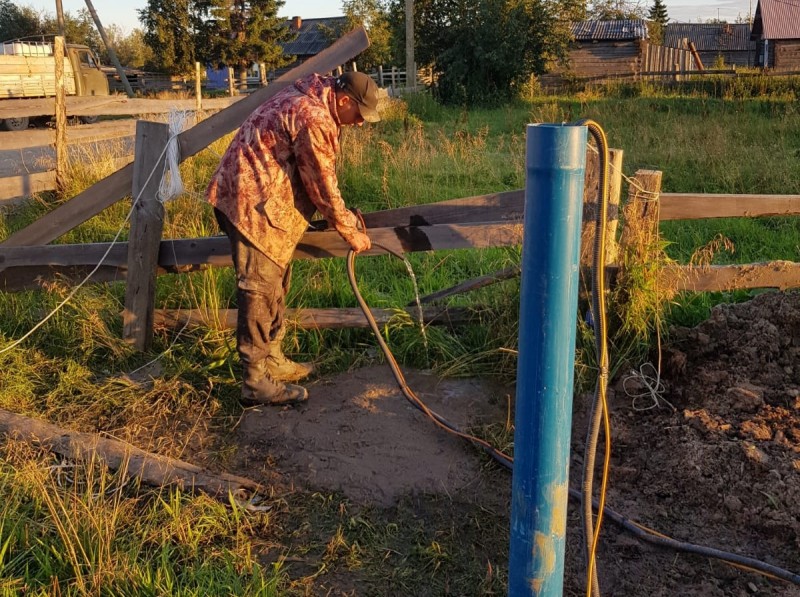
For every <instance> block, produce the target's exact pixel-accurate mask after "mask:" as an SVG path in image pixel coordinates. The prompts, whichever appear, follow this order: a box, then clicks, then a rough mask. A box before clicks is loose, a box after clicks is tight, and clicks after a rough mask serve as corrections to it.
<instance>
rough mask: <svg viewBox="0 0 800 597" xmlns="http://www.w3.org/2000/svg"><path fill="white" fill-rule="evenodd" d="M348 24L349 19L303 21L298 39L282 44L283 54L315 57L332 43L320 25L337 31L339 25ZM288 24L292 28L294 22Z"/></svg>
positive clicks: (328, 18) (332, 18) (335, 18)
mask: <svg viewBox="0 0 800 597" xmlns="http://www.w3.org/2000/svg"><path fill="white" fill-rule="evenodd" d="M346 23H347V19H346V18H345V17H327V18H321V19H302V21H301V23H300V30H299V31H297V38H296V39H294V40H293V41H290V42H287V43H285V44H281V45H282V46H283V53H284V54H287V55H294V56H314V55H316V54H319V53H320V52H321V51H322V50H324V49H325V48H327V47H328V46H329V45H331V43H332V42H331V40H329V39H328V38H327V37H326V35H325V31H324V30H323V29H321V28H320V25H322V26H324V27H329V28H331V29H335V28H336V27H337V26H338V25H345V24H346ZM286 24H287V26H288V27H290V28H291V26H292V20H291V19H290V20H288V21H286Z"/></svg>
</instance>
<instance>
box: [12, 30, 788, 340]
mask: <svg viewBox="0 0 800 597" xmlns="http://www.w3.org/2000/svg"><path fill="white" fill-rule="evenodd" d="M365 43H366V37H365V36H364V34H363V31H356V32H353V33H352V34H350V35H349V36H347V37H346V38H343V39H342V40H340V42H337V44H335V45H334V46H332V47H331V48H329V49H328V50H326V51H325V52H323V53H322V54H320V55H319V56H318V57H317V58H316V59H315V60H316V62H311V63H306V64H304V65H302V66H301V67H298V69H296V70H297V71H299V72H292V73H290V74H289V75H287V77H286V79H283V80H279V81H276V82H275V83H273V84H272V85H270V87H267V88H264V89H262V90H260V91H258V92H256V94H254V95H253V96H250V97H248V98H246V99H244V100H242V101H241V102H238V103H237V104H234V105H233V106H231V107H230V108H228V109H226V110H223V111H222V112H219V113H218V114H216V115H214V116H212V117H211V118H209V119H208V120H205V121H203V122H201V123H199V124H198V125H196V126H195V127H194V128H192V129H190V130H188V131H185V132H184V133H182V134H181V135H180V136H179V137H178V141H179V145H180V147H181V156H182V158H186V157H188V156H190V155H193V154H194V153H196V152H197V151H199V150H200V149H202V148H203V147H205V146H206V145H207V144H208V143H210V142H212V141H214V140H215V139H217V138H219V137H220V136H222V135H224V134H226V133H228V132H229V131H231V130H233V129H234V128H235V127H237V126H239V125H240V124H241V122H242V121H243V120H244V119H245V118H246V117H247V115H248V114H249V113H250V112H251V111H252V110H253V109H254V108H255V106H257V105H258V104H260V103H261V102H263V101H264V100H265V99H266V98H267V97H269V96H270V94H272V93H275V92H276V91H277V90H279V89H280V88H282V86H285V84H288V83H285V82H286V81H292V80H294V78H296V77H298V76H301V75H302V73H303V72H304V71H302V70H301V69H305V70H307V71H308V72H312V71H313V70H315V69H323V70H326V66H327V65H329V64H331V63H332V62H333V64H340V63H341V62H343V60H342V59H341V55H342V54H347V55H348V56H353V55H355V54H357V53H358V52H360V51H362V50H363V47H365V46H364V44H365ZM330 68H332V67H330ZM167 135H168V133H167V130H166V125H163V124H159V123H151V122H145V121H141V122H139V123H138V125H137V142H136V159H135V161H134V163H133V164H130V165H128V166H126V167H124V168H122V169H121V170H119V171H117V172H116V173H114V174H112V175H111V176H109V177H107V178H106V179H104V180H102V181H100V182H98V183H96V184H95V185H94V186H92V187H91V188H89V189H87V190H86V191H84V192H83V193H81V194H79V195H78V196H76V197H74V198H72V199H70V200H69V201H67V202H65V203H63V204H61V205H60V206H59V207H57V208H55V209H54V210H53V211H51V212H50V213H48V214H46V215H45V216H43V217H42V218H40V219H39V220H37V221H35V222H34V223H32V224H31V225H29V226H28V227H26V228H24V229H22V230H20V231H18V232H16V233H14V234H12V235H11V236H10V237H9V238H7V239H6V240H5V241H4V242H3V243H0V289H2V290H5V291H7V292H13V291H20V290H26V289H34V288H42V287H46V286H47V284H48V283H49V282H52V281H54V280H60V281H62V282H63V281H76V280H83V279H84V278H85V277H86V276H87V275H89V274H90V273H91V278H90V280H89V281H90V282H93V283H96V282H109V281H114V280H125V281H126V295H125V310H124V313H123V322H124V335H125V338H126V339H127V340H128V341H130V342H131V343H132V344H134V345H135V346H136V347H138V348H140V349H144V348H146V347H147V346H148V344H149V341H150V338H151V336H152V330H153V325H154V323H155V322H160V323H177V322H185V321H187V319H189V320H199V321H214V322H217V324H222V325H233V322H234V321H235V316H234V314H233V312H232V311H230V310H226V311H223V312H221V313H216V312H215V313H201V312H198V311H157V310H156V309H155V304H154V298H153V297H154V288H155V280H156V276H157V275H161V274H167V273H185V272H190V271H196V270H199V269H203V268H207V267H228V266H230V265H231V264H232V261H231V254H230V244H229V242H228V240H227V238H226V237H224V236H219V237H212V238H190V239H174V240H169V239H168V240H163V239H162V238H161V235H162V226H163V224H162V217H163V211H162V210H163V207H162V206H161V204H160V203H159V202H158V201H157V199H156V197H155V188H154V186H157V183H154V182H153V181H152V180H151V181H148V180H147V179H148V176H149V173H150V172H151V171H152V170H153V169H154V168H158V167H159V164H160V163H161V162H162V161H163V155H162V154H161V149H162V148H163V147H164V145H165V143H166V141H167ZM587 155H588V157H589V160H588V166H587V185H586V189H587V190H586V193H585V208H584V231H583V235H582V243H583V247H584V248H583V250H582V257H581V260H582V263H583V264H584V265H588V263H589V260H590V253H591V249H590V247H591V246H592V236H593V225H592V221H593V217H594V216H593V214H594V210H595V209H596V195H597V192H596V180H597V170H598V165H597V156H596V154H594V153H592V152H588V153H587ZM621 172H622V152H621V151H613V152H612V174H613V176H612V177H611V181H610V191H611V192H610V194H611V205H610V209H609V218H610V222H609V225H610V226H609V227H610V230H609V232H610V234H609V236H610V237H611V238H615V237H616V236H619V237H620V242H621V243H623V244H625V243H628V242H631V241H630V237H631V236H632V235H631V234H629V233H628V232H627V231H626V230H627V229H623V230H622V231H621V234H619V235H617V233H616V232H617V231H616V226H617V220H618V213H619V207H618V206H619V199H620V194H621V188H622V176H621ZM632 180H633V182H632V184H630V186H629V192H628V200H627V201H626V206H625V209H626V219H625V220H624V223H625V224H626V226H629V225H631V223H632V222H637V225H639V226H640V227H641V222H645V223H648V222H649V223H650V225H651V226H653V227H655V226H657V223H658V222H659V221H666V220H681V219H697V218H721V217H726V218H727V217H761V216H785V215H799V214H800V196H797V195H708V194H676V193H660V184H661V183H660V181H661V173H660V172H653V171H639V172H637V173H636V174H635V176H634V177H633V179H632ZM131 193H133V196H135V197H139V200H138V201H137V202H136V205H135V208H134V212H133V215H132V221H131V233H130V241H129V242H120V243H115V244H113V246H112V245H111V244H109V243H88V244H76V245H50V244H48V243H50V242H52V241H53V240H55V239H57V238H58V237H60V236H62V235H63V234H65V233H66V232H68V231H69V230H71V229H72V228H74V227H75V226H77V225H79V224H81V223H83V222H85V221H86V220H88V219H89V218H91V217H93V216H94V215H96V214H97V213H99V212H100V211H102V210H103V209H105V208H106V207H109V206H110V205H112V204H114V203H115V202H116V201H118V200H120V199H122V198H123V197H126V196H130V195H131ZM523 206H524V193H523V191H521V190H517V191H508V192H502V193H493V194H488V195H481V196H477V197H467V198H461V199H454V200H451V201H444V202H439V203H433V204H425V205H414V206H410V207H403V208H398V209H391V210H386V211H380V212H375V213H370V214H366V215H365V221H366V225H367V226H368V228H369V234H370V237H371V238H372V239H373V242H375V243H380V244H381V245H384V246H386V247H389V248H390V249H393V250H395V251H399V252H403V253H406V252H413V251H431V250H434V251H435V250H443V249H457V248H485V247H500V246H513V245H519V244H520V243H521V242H522V232H523V231H522V219H523ZM419 222H424V225H420V224H419ZM348 248H349V247H348V245H347V244H346V243H345V242H344V241H343V240H342V239H341V238H340V237H339V235H338V234H337V233H336V232H335V231H332V230H324V229H323V230H316V229H313V227H312V229H311V230H310V231H308V232H307V233H306V234H305V236H304V237H303V239H302V240H301V242H300V244H299V245H298V247H297V251H296V253H295V258H296V259H316V258H325V257H337V256H338V257H341V256H344V255H346V253H347V251H348ZM607 250H608V253H607V259H608V260H609V262H610V265H609V277H610V278H611V279H613V276H614V274H615V273H616V271H617V270H618V265H616V264H615V263H614V261H615V257H616V255H617V248H616V247H615V246H613V245H612V246H609V247H608V249H607ZM381 252H382V251H381V250H379V249H377V248H375V249H373V250H371V251H370V252H368V253H367V254H378V253H381ZM101 261H102V263H101ZM98 264H100V265H98ZM92 272H93V273H92ZM661 275H662V276H663V283H664V284H669V285H670V286H672V287H674V288H677V289H679V290H689V291H712V290H732V289H736V288H757V287H759V288H760V287H773V288H790V287H800V264H798V263H794V262H785V261H780V262H769V263H760V264H747V265H728V266H673V267H668V268H665V269H664V270H663V271H662V272H661ZM469 286H470V285H467V287H469ZM444 294H447V291H445V292H444V293H442V292H440V293H437V295H438V296H442V295H444ZM376 315H377V316H378V317H379V318H383V319H385V318H387V317H388V316H389V315H390V314H389V313H388V312H382V311H378V310H376ZM290 317H293V318H294V319H295V321H296V322H297V323H298V325H301V326H303V327H325V326H329V325H331V322H334V323H333V325H335V326H338V327H341V326H343V325H347V326H360V325H364V324H365V321H364V318H363V316H362V315H361V314H359V313H356V312H353V311H352V310H330V309H323V310H303V311H296V312H293V313H290ZM426 318H427V319H428V320H429V321H431V320H433V321H441V322H450V323H452V322H458V321H463V320H465V319H468V318H469V317H468V314H467V313H464V312H463V311H460V312H457V311H449V310H447V309H442V308H436V307H432V308H429V309H428V310H427V311H426Z"/></svg>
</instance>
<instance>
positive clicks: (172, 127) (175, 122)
mask: <svg viewBox="0 0 800 597" xmlns="http://www.w3.org/2000/svg"><path fill="white" fill-rule="evenodd" d="M186 118H187V112H185V111H179V110H176V109H175V108H173V109H172V110H170V112H169V119H168V122H169V142H168V143H167V159H166V160H164V174H163V175H162V177H161V183H160V184H159V185H158V200H159V201H161V203H166V202H167V201H169V200H170V199H174V198H175V197H178V196H179V195H182V194H183V192H184V187H183V180H182V179H181V169H180V163H181V160H180V148H179V146H178V139H177V137H178V135H179V134H180V133H181V132H182V131H183V130H184V128H185V126H186Z"/></svg>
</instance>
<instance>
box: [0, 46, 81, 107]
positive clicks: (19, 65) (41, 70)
mask: <svg viewBox="0 0 800 597" xmlns="http://www.w3.org/2000/svg"><path fill="white" fill-rule="evenodd" d="M55 70H56V61H55V58H53V57H52V56H48V57H42V56H37V57H36V58H30V57H28V56H4V55H0V99H11V98H23V97H52V96H54V95H55V94H56V75H55ZM64 88H65V89H66V92H67V95H75V92H76V91H75V76H74V74H73V70H72V64H71V63H70V61H69V60H68V59H66V58H65V59H64Z"/></svg>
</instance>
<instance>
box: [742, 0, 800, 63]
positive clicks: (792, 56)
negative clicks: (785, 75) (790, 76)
mask: <svg viewBox="0 0 800 597" xmlns="http://www.w3.org/2000/svg"><path fill="white" fill-rule="evenodd" d="M750 35H751V39H752V40H754V41H755V42H756V58H755V65H756V66H761V67H763V68H770V69H774V70H776V71H800V4H798V3H797V2H795V1H791V2H787V1H786V0H758V5H757V6H756V14H755V18H754V19H753V29H752V32H751V34H750Z"/></svg>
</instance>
